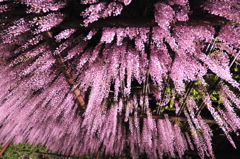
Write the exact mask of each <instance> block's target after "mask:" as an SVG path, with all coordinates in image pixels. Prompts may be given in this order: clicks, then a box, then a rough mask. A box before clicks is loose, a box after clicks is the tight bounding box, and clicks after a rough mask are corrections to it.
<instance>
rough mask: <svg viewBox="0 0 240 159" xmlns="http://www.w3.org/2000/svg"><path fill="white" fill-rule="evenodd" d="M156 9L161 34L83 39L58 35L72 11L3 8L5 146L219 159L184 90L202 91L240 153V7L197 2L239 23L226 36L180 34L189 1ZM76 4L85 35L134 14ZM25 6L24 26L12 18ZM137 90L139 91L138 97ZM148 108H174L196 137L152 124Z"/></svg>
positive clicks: (195, 31) (39, 5) (52, 2)
mask: <svg viewBox="0 0 240 159" xmlns="http://www.w3.org/2000/svg"><path fill="white" fill-rule="evenodd" d="M152 2H154V8H155V11H154V18H155V21H156V22H157V24H158V26H154V27H152V26H151V27H127V28H121V27H118V28H117V27H113V28H110V27H104V28H102V29H101V28H100V29H99V28H98V29H97V28H94V29H92V30H90V31H89V32H88V33H86V31H79V30H77V29H74V28H69V29H65V30H59V29H58V30H57V31H55V29H57V27H58V25H59V24H61V23H62V22H63V21H64V19H66V18H67V16H68V15H67V14H65V13H64V8H67V7H68V5H69V3H71V1H68V0H65V1H63V0H62V1H61V0H58V1H56V0H38V1H36V0H18V1H17V0H16V1H6V0H0V14H1V24H0V28H1V29H0V35H1V39H0V42H1V44H0V48H1V51H0V60H1V67H0V69H1V73H0V86H1V87H0V88H1V94H0V101H1V103H0V130H1V131H0V143H3V144H4V143H7V142H12V143H21V142H29V143H35V144H43V145H46V146H47V147H48V148H50V149H51V150H53V151H56V150H57V151H58V152H59V153H61V154H70V155H83V154H87V153H96V152H98V151H101V152H104V153H106V154H108V155H122V154H123V150H124V148H125V147H126V146H127V145H128V146H129V147H130V153H131V156H132V157H133V158H138V155H139V154H140V153H143V152H146V153H147V154H148V157H149V158H162V157H163V156H170V157H175V156H179V157H180V158H182V156H183V155H184V152H185V151H186V150H189V149H191V150H194V149H196V150H197V151H198V153H199V156H200V157H201V158H204V157H206V156H207V157H210V158H214V153H213V149H212V145H211V137H212V136H213V133H212V131H211V128H210V126H209V125H208V124H207V122H206V121H207V120H205V119H203V117H202V116H201V114H200V111H201V110H200V109H202V108H200V107H199V105H198V104H199V101H198V100H197V99H196V98H194V97H193V96H186V95H185V94H186V93H187V91H188V90H187V89H186V85H187V83H189V82H190V83H191V82H192V84H193V83H194V82H196V83H197V84H195V88H196V89H198V90H200V91H201V94H202V98H201V101H202V103H203V104H204V106H206V109H207V110H208V111H209V112H210V114H211V115H212V118H213V119H214V120H215V122H216V123H217V124H218V125H219V127H220V128H221V129H222V131H223V132H224V133H225V135H226V137H227V138H228V140H229V142H230V143H231V144H232V146H233V147H235V148H236V145H235V143H234V141H233V139H232V138H231V135H230V133H232V132H233V133H236V134H238V133H239V129H240V119H239V116H238V115H237V113H236V111H237V110H239V109H240V99H239V96H237V94H238V95H239V90H240V88H239V86H240V84H239V81H237V80H236V79H234V78H233V76H232V74H231V71H230V64H231V62H235V61H239V60H240V56H239V46H240V27H239V23H240V19H239V18H240V11H239V10H240V4H239V1H238V0H224V1H220V0H219V1H217V0H216V1H214V2H213V1H212V0H206V1H200V2H201V5H202V6H201V8H202V9H203V10H205V11H208V12H209V13H210V14H215V15H218V16H222V17H224V18H226V19H227V20H230V22H233V23H234V25H223V26H221V28H220V30H218V29H216V28H217V27H216V26H211V25H201V24H198V25H196V26H188V25H187V26H185V25H178V26H175V25H174V24H175V22H178V21H186V22H188V20H189V16H190V14H191V12H192V10H191V6H190V4H189V2H188V0H165V1H152ZM79 3H82V5H85V9H83V10H82V12H81V13H79V14H81V16H83V17H84V18H85V19H84V21H83V22H84V24H81V26H84V27H86V28H87V27H88V25H90V24H91V23H94V22H95V21H101V19H102V18H107V17H111V16H119V15H121V13H122V12H124V8H126V7H127V6H128V5H131V4H132V3H135V5H137V3H136V2H134V1H131V0H112V1H99V0H84V1H81V2H80V1H79ZM22 6H24V7H25V8H26V10H25V13H26V14H25V15H24V16H21V15H11V14H9V15H8V13H9V12H13V11H14V10H15V9H18V8H19V7H22ZM79 25H80V24H79ZM98 34H100V38H99V39H98V41H97V43H94V42H93V41H96V39H97V38H96V36H99V35H98ZM94 37H95V38H94ZM213 47H214V48H213ZM205 50H211V51H210V52H208V53H207V52H206V51H205ZM233 59H234V60H233ZM208 70H211V71H212V72H213V73H214V74H216V75H217V76H218V77H219V78H220V79H222V80H220V81H219V83H218V85H217V87H216V90H215V91H216V92H217V94H218V95H219V98H220V103H219V105H218V106H216V105H213V104H212V101H211V93H209V91H208V89H209V82H208V81H206V78H205V77H206V74H207V72H208ZM167 81H171V82H167ZM136 83H137V85H139V86H141V88H142V89H143V90H142V89H141V90H140V91H139V90H138V89H135V87H136V86H135V84H136ZM133 85H134V86H133ZM167 85H171V86H168V88H167V87H166V86H167ZM169 88H170V89H171V90H170V92H169V91H167V89H169ZM166 92H167V93H166ZM150 98H154V101H156V103H155V104H156V106H154V107H156V108H157V109H158V110H160V109H161V108H163V107H164V106H165V105H169V103H172V105H173V107H174V108H175V110H176V111H175V114H176V115H177V116H180V115H184V116H185V117H186V120H187V122H188V130H190V131H186V132H185V131H182V130H181V126H180V124H179V122H175V121H174V120H171V119H172V118H171V117H170V116H169V115H168V114H164V115H160V113H161V111H158V113H157V115H158V117H156V118H153V116H155V115H156V114H155V113H154V112H153V106H152V105H151V103H150V101H153V99H150ZM85 107H86V108H85ZM163 113H164V112H163ZM144 114H145V115H146V118H143V119H142V118H141V116H142V115H144ZM160 116H161V117H160ZM160 118H161V119H160ZM189 132H191V133H189Z"/></svg>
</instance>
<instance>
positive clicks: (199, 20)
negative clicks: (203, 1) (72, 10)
mask: <svg viewBox="0 0 240 159" xmlns="http://www.w3.org/2000/svg"><path fill="white" fill-rule="evenodd" d="M83 21H84V19H74V20H65V21H63V22H62V23H61V24H60V25H59V26H58V27H60V28H62V29H70V28H72V29H80V30H89V29H93V28H103V27H121V28H126V27H156V26H158V24H157V23H156V22H155V20H154V18H153V17H143V18H121V17H111V18H106V19H99V20H98V21H96V22H93V23H91V24H89V25H88V26H84V22H83ZM170 25H171V26H180V25H185V26H197V25H218V26H222V25H236V26H240V24H239V23H235V22H232V21H229V20H227V19H225V18H222V17H219V16H211V17H206V16H191V17H190V18H189V20H188V21H186V22H182V21H177V22H174V23H171V24H170Z"/></svg>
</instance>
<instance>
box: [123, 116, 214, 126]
mask: <svg viewBox="0 0 240 159" xmlns="http://www.w3.org/2000/svg"><path fill="white" fill-rule="evenodd" d="M129 117H131V118H134V116H133V115H131V116H129ZM137 117H138V118H147V115H146V114H140V115H138V116H137ZM119 118H125V116H124V115H123V116H119ZM152 118H153V119H165V117H164V115H152ZM168 118H169V120H170V121H187V118H186V117H177V116H169V117H168ZM203 120H204V121H205V122H206V123H209V124H216V121H215V120H211V119H203Z"/></svg>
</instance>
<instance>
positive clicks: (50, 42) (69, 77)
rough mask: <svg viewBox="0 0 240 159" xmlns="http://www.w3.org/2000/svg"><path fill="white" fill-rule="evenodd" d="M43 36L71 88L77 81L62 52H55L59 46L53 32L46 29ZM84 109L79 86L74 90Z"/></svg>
mask: <svg viewBox="0 0 240 159" xmlns="http://www.w3.org/2000/svg"><path fill="white" fill-rule="evenodd" d="M43 36H44V37H45V39H46V41H47V43H48V45H49V47H50V50H51V52H52V55H53V57H54V58H55V59H56V63H57V64H58V66H59V68H60V69H61V71H62V73H63V74H64V76H65V78H66V80H67V82H68V84H69V85H70V87H71V88H74V87H75V86H76V85H77V83H76V82H75V78H74V77H73V76H72V74H71V69H70V68H68V66H67V65H66V64H65V63H64V59H63V57H62V56H61V54H54V51H55V49H56V48H57V44H56V43H55V40H54V38H53V36H52V33H51V32H50V31H46V32H44V33H43ZM73 92H74V94H75V96H76V98H77V100H78V102H79V104H80V106H81V109H82V110H85V109H86V103H85V101H84V99H83V97H82V96H81V90H80V89H79V88H77V87H76V88H74V90H73Z"/></svg>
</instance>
